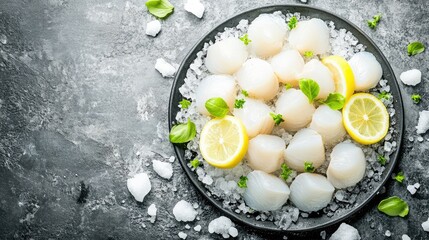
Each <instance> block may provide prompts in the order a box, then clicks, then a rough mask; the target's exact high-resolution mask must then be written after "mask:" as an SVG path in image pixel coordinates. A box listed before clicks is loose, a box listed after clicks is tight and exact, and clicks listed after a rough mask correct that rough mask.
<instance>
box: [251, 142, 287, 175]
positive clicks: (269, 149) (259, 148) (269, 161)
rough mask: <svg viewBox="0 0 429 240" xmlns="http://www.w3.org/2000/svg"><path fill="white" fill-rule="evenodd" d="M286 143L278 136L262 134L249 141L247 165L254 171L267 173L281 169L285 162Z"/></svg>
mask: <svg viewBox="0 0 429 240" xmlns="http://www.w3.org/2000/svg"><path fill="white" fill-rule="evenodd" d="M285 148H286V144H285V141H284V140H283V139H282V138H280V137H277V136H273V135H265V134H260V135H258V136H256V137H254V138H253V139H251V140H250V141H249V148H248V150H247V163H248V164H249V166H250V167H251V168H252V169H254V170H261V171H264V172H266V173H271V172H274V171H276V170H278V169H280V166H281V165H282V163H283V162H284V158H283V153H284V150H285Z"/></svg>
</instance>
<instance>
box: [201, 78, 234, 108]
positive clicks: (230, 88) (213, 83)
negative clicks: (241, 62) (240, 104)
mask: <svg viewBox="0 0 429 240" xmlns="http://www.w3.org/2000/svg"><path fill="white" fill-rule="evenodd" d="M236 92H237V88H236V83H235V80H234V78H233V77H232V76H229V75H210V76H208V77H206V78H204V79H203V80H202V81H201V82H200V84H199V85H198V88H197V91H196V105H197V110H198V112H200V113H201V114H204V115H207V116H210V114H209V112H208V111H207V109H206V107H205V104H206V101H207V100H209V99H210V98H214V97H220V98H222V99H223V100H225V102H226V103H227V104H228V107H229V109H230V110H232V109H233V108H234V102H235V95H236Z"/></svg>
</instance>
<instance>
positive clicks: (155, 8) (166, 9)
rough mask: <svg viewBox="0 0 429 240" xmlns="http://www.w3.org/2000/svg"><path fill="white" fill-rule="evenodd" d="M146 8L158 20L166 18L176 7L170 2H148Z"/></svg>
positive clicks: (156, 0)
mask: <svg viewBox="0 0 429 240" xmlns="http://www.w3.org/2000/svg"><path fill="white" fill-rule="evenodd" d="M146 7H147V10H149V12H150V13H151V14H152V15H154V16H155V17H158V18H165V17H167V16H168V15H169V14H170V13H172V12H173V10H174V6H173V5H171V3H170V2H169V1H168V0H147V1H146Z"/></svg>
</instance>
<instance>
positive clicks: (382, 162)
mask: <svg viewBox="0 0 429 240" xmlns="http://www.w3.org/2000/svg"><path fill="white" fill-rule="evenodd" d="M377 161H378V162H379V163H380V164H381V165H383V166H384V165H386V161H387V159H386V158H385V157H384V156H383V155H378V156H377Z"/></svg>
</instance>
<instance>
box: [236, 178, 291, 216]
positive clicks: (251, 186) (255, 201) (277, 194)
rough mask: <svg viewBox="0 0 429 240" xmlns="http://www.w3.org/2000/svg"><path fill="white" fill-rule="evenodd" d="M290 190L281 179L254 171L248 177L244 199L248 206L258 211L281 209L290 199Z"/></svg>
mask: <svg viewBox="0 0 429 240" xmlns="http://www.w3.org/2000/svg"><path fill="white" fill-rule="evenodd" d="M289 194H290V190H289V187H288V186H287V185H286V183H285V182H284V181H283V180H281V179H280V178H278V177H276V176H274V175H271V174H268V173H266V172H263V171H259V170H254V171H252V172H250V173H249V174H248V175H247V188H246V191H245V192H244V195H243V198H244V201H245V202H246V204H247V205H248V206H249V207H251V208H252V209H254V210H258V211H274V210H277V209H280V208H281V207H282V206H283V204H285V203H286V201H287V200H288V198H289Z"/></svg>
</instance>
